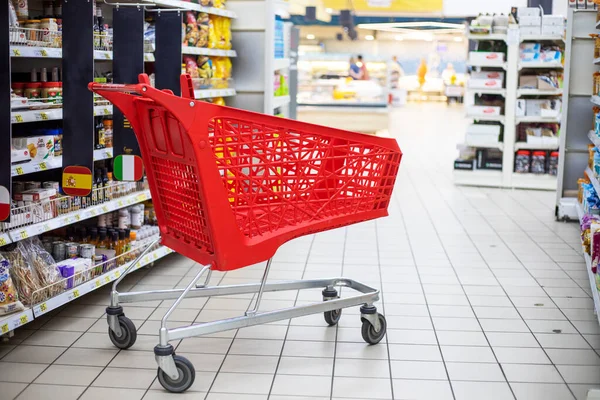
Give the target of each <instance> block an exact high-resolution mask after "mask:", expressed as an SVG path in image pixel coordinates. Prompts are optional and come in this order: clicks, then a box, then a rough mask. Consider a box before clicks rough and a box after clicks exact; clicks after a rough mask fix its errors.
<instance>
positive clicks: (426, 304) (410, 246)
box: [384, 182, 456, 400]
mask: <svg viewBox="0 0 600 400" xmlns="http://www.w3.org/2000/svg"><path fill="white" fill-rule="evenodd" d="M411 184H412V182H411ZM392 199H393V202H394V203H393V204H395V205H396V206H397V207H398V210H399V212H400V220H401V221H402V226H403V228H404V232H406V240H407V241H408V245H409V248H410V254H411V256H412V259H413V262H414V263H415V269H416V272H417V276H418V278H419V283H420V285H421V290H422V291H423V299H424V300H425V306H426V307H427V313H428V314H429V321H430V322H431V326H432V328H433V334H434V335H435V341H436V342H437V348H438V351H439V352H440V357H441V359H442V363H443V365H444V371H445V372H446V377H447V378H448V386H449V387H450V393H451V394H452V398H453V399H455V400H456V394H455V393H454V387H453V386H452V381H451V380H450V374H449V373H448V366H447V365H446V360H445V357H444V352H443V351H442V346H441V345H440V339H439V337H438V334H437V331H436V329H435V325H434V323H433V317H432V316H431V309H430V308H429V302H428V300H427V296H426V295H425V289H424V288H423V281H422V279H421V272H420V271H419V267H418V266H417V259H416V257H415V253H414V250H413V246H412V241H411V239H410V235H409V232H408V227H407V225H406V220H405V218H404V212H403V211H402V207H401V206H400V202H399V199H398V195H396V196H393V198H392ZM384 296H385V294H384ZM390 365H391V362H390ZM390 376H391V378H392V382H393V375H390Z"/></svg>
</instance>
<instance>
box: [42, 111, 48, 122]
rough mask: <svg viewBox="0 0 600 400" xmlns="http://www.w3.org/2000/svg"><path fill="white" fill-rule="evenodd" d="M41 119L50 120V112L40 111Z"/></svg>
mask: <svg viewBox="0 0 600 400" xmlns="http://www.w3.org/2000/svg"><path fill="white" fill-rule="evenodd" d="M40 119H41V120H42V121H47V120H48V113H45V112H41V113H40Z"/></svg>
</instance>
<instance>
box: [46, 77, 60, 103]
mask: <svg viewBox="0 0 600 400" xmlns="http://www.w3.org/2000/svg"><path fill="white" fill-rule="evenodd" d="M60 95H61V88H60V86H59V83H58V82H42V99H44V102H45V103H60V97H61V96H60Z"/></svg>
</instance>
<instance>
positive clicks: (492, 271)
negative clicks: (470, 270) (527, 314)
mask: <svg viewBox="0 0 600 400" xmlns="http://www.w3.org/2000/svg"><path fill="white" fill-rule="evenodd" d="M461 192H462V190H461ZM467 201H468V200H467ZM492 201H493V199H492ZM469 203H470V202H469ZM448 208H449V209H450V210H451V212H452V213H453V214H454V216H455V218H457V216H456V212H455V211H454V209H452V207H448ZM503 212H504V211H503ZM477 213H478V214H479V215H480V216H481V217H482V219H483V220H484V221H485V222H486V223H487V224H488V225H489V226H490V227H491V229H492V230H493V231H494V232H495V233H496V236H498V239H499V240H500V241H502V242H503V243H504V245H505V246H506V247H507V248H508V249H509V250H510V252H511V253H513V255H514V256H515V257H516V259H517V260H518V261H519V262H520V263H521V264H522V262H521V260H520V259H519V258H518V257H517V256H516V254H515V253H514V251H513V250H512V249H511V247H510V246H509V245H508V244H507V243H506V241H505V240H504V239H503V238H502V236H500V235H498V233H497V231H496V229H495V228H494V227H493V226H491V224H489V222H488V221H487V219H485V217H483V215H481V213H480V212H479V210H477ZM465 234H466V236H467V237H468V238H469V240H471V242H472V243H474V241H473V238H472V237H471V234H470V233H469V232H468V231H466V230H465ZM477 250H478V253H479V255H480V257H481V258H482V259H483V261H484V263H485V265H486V266H487V268H488V269H489V270H490V273H491V274H492V275H493V276H494V278H495V279H496V280H498V278H497V276H496V274H495V272H494V270H493V268H490V266H489V264H488V262H487V261H486V259H485V257H483V256H482V254H481V251H480V250H479V248H477ZM451 265H452V263H451ZM525 269H527V268H525ZM527 272H528V273H529V270H527ZM529 274H530V275H531V273H529ZM457 278H458V276H457ZM459 281H460V279H459ZM498 282H499V283H500V281H498ZM536 282H537V281H536ZM500 287H501V288H502V290H503V291H504V292H505V293H506V295H507V297H508V298H509V300H510V302H511V304H512V305H513V307H514V309H515V311H516V312H517V313H518V314H519V316H520V317H521V319H523V316H522V315H521V313H520V311H519V309H518V308H517V307H516V306H515V305H514V302H513V300H512V298H511V297H510V296H509V295H508V292H506V290H505V288H504V285H502V284H501V285H500ZM544 292H545V291H544ZM546 295H548V294H547V293H546ZM548 297H549V298H550V299H551V300H552V298H551V297H550V296H549V295H548ZM552 302H553V303H554V301H552ZM554 305H555V306H556V303H554ZM557 307H558V306H557ZM475 316H477V314H475ZM565 318H566V315H565ZM567 320H568V319H567ZM478 321H479V319H478ZM523 321H524V320H523ZM525 325H527V324H525ZM527 327H529V325H527ZM530 331H531V329H530ZM530 333H531V335H532V336H533V338H534V339H535V341H536V342H537V343H538V345H539V347H540V348H541V349H542V351H543V352H544V354H545V356H546V357H548V359H549V360H550V362H551V363H552V364H551V365H552V366H554V369H555V370H556V372H557V373H558V375H559V376H560V377H561V379H562V380H563V383H564V384H565V385H566V386H567V387H568V390H569V392H570V393H571V395H572V396H573V397H574V398H575V397H576V396H575V394H574V393H573V391H572V390H571V388H570V387H569V385H568V384H567V382H566V380H565V378H564V377H563V375H562V374H561V373H560V371H559V370H558V368H557V367H556V365H555V364H554V362H553V361H552V359H551V358H550V356H548V353H547V352H546V350H545V349H544V347H543V346H542V344H541V343H540V342H539V340H538V338H537V336H535V334H534V333H533V331H531V332H530ZM484 335H485V333H484ZM485 337H486V340H488V339H487V335H485ZM488 342H489V340H488ZM590 347H591V346H590ZM490 348H492V352H493V353H494V357H496V353H495V352H494V349H493V347H492V346H491V345H490ZM496 359H497V357H496ZM498 364H499V365H500V369H501V370H502V373H503V374H504V375H505V378H506V374H505V372H504V368H503V367H502V364H500V363H498ZM507 382H508V384H509V387H510V390H511V392H512V393H513V396H515V394H514V391H513V387H512V385H511V384H510V382H509V381H508V379H507ZM515 398H516V396H515Z"/></svg>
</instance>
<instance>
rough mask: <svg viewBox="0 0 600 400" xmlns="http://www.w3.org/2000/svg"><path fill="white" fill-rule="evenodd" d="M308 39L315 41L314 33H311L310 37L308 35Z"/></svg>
mask: <svg viewBox="0 0 600 400" xmlns="http://www.w3.org/2000/svg"><path fill="white" fill-rule="evenodd" d="M306 38H307V39H308V40H313V39H314V38H315V35H313V34H312V33H309V34H308V35H306Z"/></svg>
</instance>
